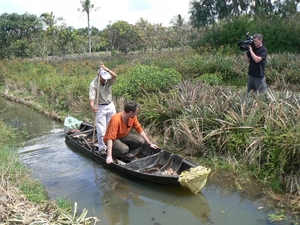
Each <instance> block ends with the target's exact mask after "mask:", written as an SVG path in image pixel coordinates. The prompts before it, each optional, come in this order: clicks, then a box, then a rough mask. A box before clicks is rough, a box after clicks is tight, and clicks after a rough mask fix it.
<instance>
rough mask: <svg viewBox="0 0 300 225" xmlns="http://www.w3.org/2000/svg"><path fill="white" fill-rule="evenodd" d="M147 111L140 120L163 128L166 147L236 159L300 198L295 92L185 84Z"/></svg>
mask: <svg viewBox="0 0 300 225" xmlns="http://www.w3.org/2000/svg"><path fill="white" fill-rule="evenodd" d="M143 108H146V109H143V110H141V113H140V115H139V116H140V117H141V118H142V120H143V121H144V122H145V123H147V124H150V125H151V124H154V126H157V124H160V126H159V129H160V130H162V131H163V132H162V134H161V135H162V136H163V138H164V141H165V142H164V143H166V147H168V146H174V145H175V146H181V147H183V149H185V153H186V151H189V152H188V153H189V154H191V155H198V156H205V157H208V158H210V157H211V156H212V155H219V156H223V157H224V156H225V157H227V158H234V160H235V161H238V162H239V164H240V165H241V166H244V167H247V168H249V169H250V170H251V171H252V172H253V173H254V174H255V176H257V177H259V178H261V179H264V180H266V181H268V182H270V183H271V184H272V185H273V187H276V188H277V189H278V190H280V188H281V190H284V191H286V192H289V193H292V194H296V195H300V188H299V187H300V186H299V185H300V179H299V176H298V175H299V168H300V160H299V159H300V151H299V146H300V129H299V127H300V114H299V113H300V101H299V99H298V97H297V95H295V94H294V93H292V92H290V91H284V92H275V91H272V90H270V91H269V93H268V94H267V95H255V94H247V93H246V92H245V90H241V91H232V90H231V89H229V88H227V87H211V86H208V85H205V84H202V83H198V84H193V83H191V82H189V81H185V82H182V83H180V84H179V85H177V86H176V87H175V88H174V89H173V90H172V91H171V92H169V93H158V94H153V96H150V97H149V99H147V101H146V102H145V103H144V104H143ZM167 143H168V145H167ZM170 143H173V145H170ZM297 176H298V178H296V177H297ZM278 178H280V179H278ZM278 180H280V183H281V185H279V186H278V185H277V182H278Z"/></svg>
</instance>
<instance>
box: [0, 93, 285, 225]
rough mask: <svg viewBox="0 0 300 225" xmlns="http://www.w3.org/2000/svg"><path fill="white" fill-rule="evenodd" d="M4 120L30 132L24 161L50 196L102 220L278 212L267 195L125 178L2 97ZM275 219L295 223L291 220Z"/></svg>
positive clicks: (162, 221)
mask: <svg viewBox="0 0 300 225" xmlns="http://www.w3.org/2000/svg"><path fill="white" fill-rule="evenodd" d="M0 108H1V110H0V115H1V119H2V120H3V121H4V122H5V123H6V124H7V125H9V126H12V127H15V128H18V129H19V130H20V131H22V132H26V133H27V135H28V141H27V142H26V144H25V145H24V146H23V147H22V148H21V149H19V155H20V159H21V161H22V162H23V163H24V164H25V165H26V166H28V167H29V168H30V170H31V172H32V175H33V176H34V177H35V178H37V179H39V180H40V181H41V182H42V183H43V185H44V187H45V188H46V190H47V191H48V194H49V197H50V198H51V199H57V198H66V199H69V200H71V201H72V202H77V203H78V206H79V210H82V209H83V208H86V209H88V216H96V217H97V218H98V219H100V222H98V224H101V225H115V224H117V225H134V224H136V225H148V224H149V225H176V224H179V225H182V224H189V225H202V224H203V225H204V224H205V225H209V224H217V225H264V224H272V223H270V221H269V219H268V218H269V216H268V214H271V213H274V211H273V210H272V209H271V208H269V207H268V205H267V203H266V201H265V199H264V198H253V197H249V196H248V197H247V196H244V195H243V194H241V193H239V192H234V191H232V190H229V189H226V188H224V187H222V185H220V184H216V183H214V184H213V183H210V181H208V183H207V185H206V186H205V187H204V188H203V190H202V192H201V193H199V194H196V195H194V194H191V192H190V191H188V190H184V189H182V188H180V187H168V186H162V185H156V184H152V183H148V182H143V181H139V180H135V179H132V178H130V177H124V176H123V175H121V174H118V173H116V172H111V171H108V170H106V169H105V168H103V167H102V166H101V165H99V164H98V163H96V162H94V161H93V160H92V159H90V158H87V157H86V156H85V155H83V154H82V153H80V152H78V151H77V150H75V149H73V148H72V147H71V146H69V145H68V144H67V143H66V142H65V137H64V130H63V124H62V123H59V122H56V121H54V120H52V119H50V118H48V117H46V116H44V115H41V114H39V113H37V112H36V111H34V110H32V109H30V108H28V107H26V106H23V105H20V104H17V103H14V102H9V101H6V100H5V99H3V98H0ZM276 224H280V225H281V224H291V223H288V222H287V221H285V222H281V223H276Z"/></svg>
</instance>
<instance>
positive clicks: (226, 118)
mask: <svg viewBox="0 0 300 225" xmlns="http://www.w3.org/2000/svg"><path fill="white" fill-rule="evenodd" d="M286 57H289V59H290V62H292V64H291V63H289V64H287V62H286ZM102 59H104V60H106V61H107V62H105V63H106V65H107V66H108V68H113V69H114V71H115V72H116V73H117V74H118V79H117V80H118V81H117V83H116V84H115V86H114V87H113V92H114V96H115V98H116V102H117V103H119V105H118V106H117V107H118V108H119V109H120V108H121V105H122V101H123V100H125V99H128V98H130V99H136V100H138V101H139V103H140V104H141V105H142V107H141V110H140V113H139V117H140V119H141V121H142V123H143V124H145V125H146V127H147V129H149V132H151V133H152V134H153V135H154V134H156V135H157V136H156V137H155V138H156V139H157V142H159V143H160V145H162V147H163V148H169V150H172V151H178V152H180V153H182V154H188V155H190V156H198V157H199V156H201V157H202V158H201V159H202V160H203V159H206V160H205V161H206V162H205V163H209V164H211V165H210V166H213V167H215V169H216V168H217V167H218V166H220V165H219V164H216V165H215V164H214V162H216V158H219V159H224V158H226V162H229V164H228V168H231V169H235V170H237V172H238V171H245V170H247V171H249V172H251V173H252V175H254V176H255V177H257V178H258V179H260V180H262V181H264V182H265V183H266V184H268V185H269V186H271V187H272V188H273V190H275V191H279V192H282V193H284V192H286V193H289V194H293V195H295V196H298V195H299V194H300V189H299V185H300V184H299V180H298V176H299V175H298V174H297V171H298V169H297V168H299V166H300V165H299V161H298V158H299V157H300V156H299V151H298V150H297V149H298V146H299V143H300V130H299V129H298V127H299V121H300V120H299V108H300V104H299V100H298V96H297V94H296V93H294V92H292V91H288V90H286V88H290V89H294V90H295V91H299V90H297V89H296V88H297V86H293V85H289V86H288V85H286V86H282V87H281V84H282V83H284V84H288V83H296V82H297V81H298V79H299V78H298V76H299V75H298V69H297V68H298V66H300V60H299V59H298V58H297V56H296V55H295V56H293V55H291V54H288V55H271V56H270V60H269V67H268V68H270V67H271V68H272V70H271V69H268V70H267V77H268V83H269V86H270V87H271V88H270V92H269V93H268V94H267V95H252V94H247V93H246V90H245V88H244V86H245V84H246V76H245V73H246V69H247V67H246V66H247V65H246V64H245V63H244V62H243V58H242V55H240V56H237V55H233V56H224V55H222V54H220V53H217V54H215V55H214V57H210V54H209V53H204V54H202V55H198V54H197V53H195V52H194V51H191V50H186V51H182V50H180V51H175V50H173V51H172V54H170V52H164V53H159V54H151V55H148V54H144V55H141V54H140V55H139V57H138V58H137V57H135V56H121V57H109V58H103V57H102ZM98 60H99V58H98V57H94V58H92V57H91V58H89V60H80V61H77V60H66V61H62V62H52V61H49V62H46V61H32V60H23V61H21V60H11V61H2V62H1V63H2V67H1V68H2V69H1V74H3V82H5V85H6V87H7V88H8V89H7V90H6V91H8V94H10V95H12V94H14V95H16V96H19V97H22V98H23V99H25V100H28V101H32V100H33V102H35V103H38V104H39V105H42V107H37V106H36V108H37V109H38V110H40V109H41V108H43V109H47V110H48V112H51V113H55V114H59V115H60V116H61V119H63V117H64V116H67V115H68V114H69V113H70V112H72V114H73V115H72V116H75V117H78V118H82V119H84V120H86V121H92V117H93V114H92V113H91V112H90V109H89V105H88V86H89V83H90V82H91V81H92V79H93V78H94V76H95V71H97V65H98ZM270 64H271V65H270ZM111 66H114V67H111ZM8 71H9V72H8ZM20 71H22V72H20ZM270 71H272V73H270ZM282 71H289V73H290V74H291V75H289V76H281V77H280V78H279V77H278V76H280V75H278V74H281V72H282ZM285 74H287V73H285ZM203 82H204V83H203ZM237 84H241V86H238V85H237ZM51 113H49V115H50V116H51ZM182 150H183V151H184V152H182ZM232 162H235V163H234V165H235V166H234V167H232V165H233V164H232Z"/></svg>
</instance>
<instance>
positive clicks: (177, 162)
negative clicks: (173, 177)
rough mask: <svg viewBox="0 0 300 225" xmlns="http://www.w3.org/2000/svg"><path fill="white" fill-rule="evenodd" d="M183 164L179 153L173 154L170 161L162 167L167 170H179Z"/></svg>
mask: <svg viewBox="0 0 300 225" xmlns="http://www.w3.org/2000/svg"><path fill="white" fill-rule="evenodd" d="M181 165H182V158H181V157H179V156H178V155H174V154H171V155H170V158H169V160H168V162H167V163H166V164H165V165H164V166H163V167H162V168H161V169H160V170H161V171H166V170H170V169H172V170H173V171H174V172H178V170H179V169H180V167H181Z"/></svg>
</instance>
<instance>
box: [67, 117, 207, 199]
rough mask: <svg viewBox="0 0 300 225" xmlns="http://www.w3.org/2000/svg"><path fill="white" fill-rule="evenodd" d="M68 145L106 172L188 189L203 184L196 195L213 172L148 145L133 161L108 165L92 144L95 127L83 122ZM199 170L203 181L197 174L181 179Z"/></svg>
mask: <svg viewBox="0 0 300 225" xmlns="http://www.w3.org/2000/svg"><path fill="white" fill-rule="evenodd" d="M95 137H96V135H95ZM95 139H97V138H95ZM66 141H67V142H68V143H69V144H70V145H71V146H74V147H75V148H76V149H78V150H80V151H81V152H83V153H84V154H86V155H88V156H89V157H91V158H93V159H95V160H96V161H98V162H100V163H101V164H103V165H105V167H106V168H108V169H112V170H117V171H120V172H122V173H124V174H127V175H129V176H131V177H135V178H137V179H141V180H145V181H149V182H153V183H157V184H163V185H170V186H179V185H181V186H183V187H188V188H190V187H189V185H188V184H186V183H194V184H196V186H197V185H198V183H199V182H200V180H201V187H197V188H196V189H195V188H194V189H191V188H190V189H191V191H192V192H194V193H198V192H199V191H200V190H201V188H202V187H203V186H204V185H205V183H206V180H207V176H208V174H209V172H210V169H208V168H205V167H201V166H199V165H197V164H195V163H193V162H191V161H189V160H187V159H185V158H183V157H181V156H179V155H176V154H173V153H171V152H169V151H165V150H162V149H153V148H150V146H148V145H145V146H144V148H143V149H141V150H139V151H136V152H134V151H132V152H131V153H133V154H134V157H133V158H131V159H121V158H120V159H119V158H118V159H117V158H114V163H112V164H106V152H98V148H97V147H96V146H97V143H93V125H91V124H89V123H86V122H82V123H81V125H80V128H79V129H78V130H76V132H72V131H68V132H67V133H66ZM95 141H97V140H95ZM94 146H95V147H94ZM93 148H94V149H93ZM199 167H200V169H201V170H202V172H201V175H200V177H199V176H195V173H193V174H192V175H191V176H189V177H182V175H183V174H184V173H187V172H188V171H191V170H193V169H194V170H196V171H197V170H198V169H199ZM203 171H204V172H203ZM195 177H197V179H195ZM183 180H184V182H183ZM187 181H189V182H187Z"/></svg>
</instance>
